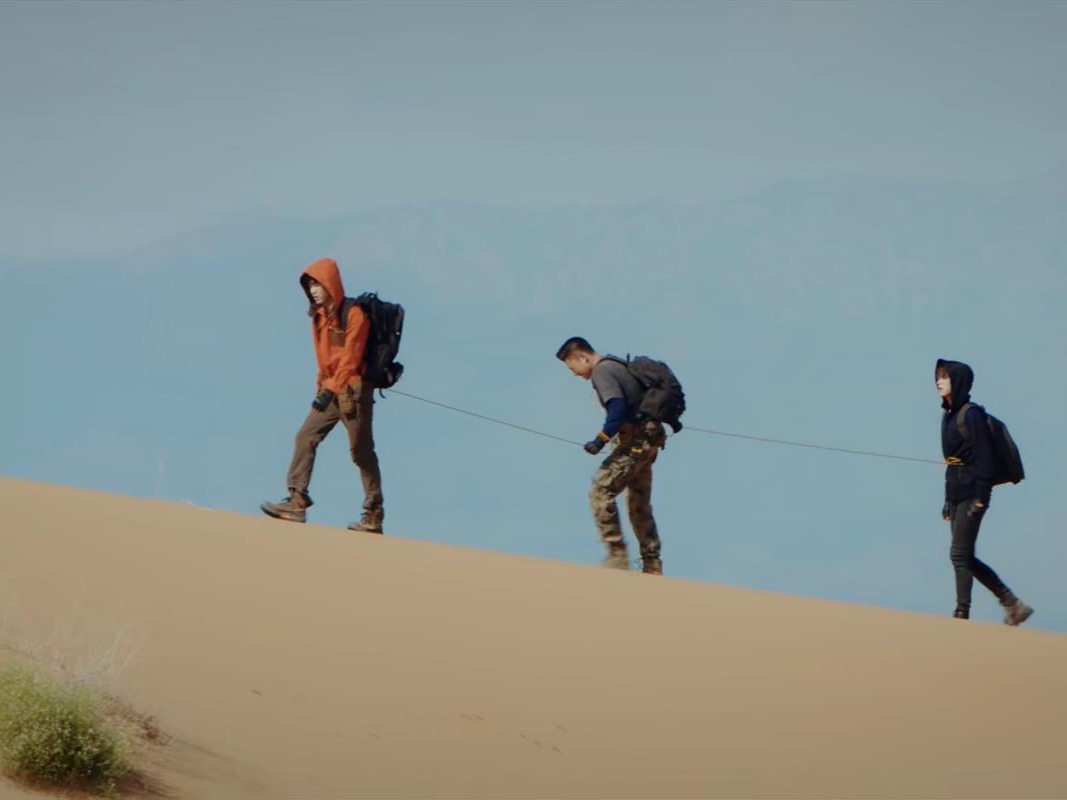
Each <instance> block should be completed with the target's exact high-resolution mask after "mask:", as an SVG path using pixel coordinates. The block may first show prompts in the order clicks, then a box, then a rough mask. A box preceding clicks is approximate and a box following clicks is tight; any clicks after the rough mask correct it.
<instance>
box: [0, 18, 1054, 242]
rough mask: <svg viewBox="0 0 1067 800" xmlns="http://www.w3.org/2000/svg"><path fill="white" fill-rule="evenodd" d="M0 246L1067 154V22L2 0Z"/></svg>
mask: <svg viewBox="0 0 1067 800" xmlns="http://www.w3.org/2000/svg"><path fill="white" fill-rule="evenodd" d="M0 22H2V25H0V44H2V47H0V93H2V96H3V101H4V124H3V125H2V126H0V167H2V173H3V180H2V181H0V205H2V207H3V210H4V214H3V218H2V219H0V248H2V252H4V253H6V254H8V255H10V256H15V257H19V258H33V257H37V256H51V255H71V254H85V253H86V252H88V251H93V252H96V253H107V252H109V251H111V250H114V249H119V248H123V247H127V246H129V245H130V244H131V242H144V241H150V240H153V239H155V238H158V237H159V236H161V235H164V234H167V233H173V232H176V231H179V230H181V229H183V228H185V227H188V226H192V225H195V224H200V223H204V222H206V221H209V220H216V219H218V217H219V216H220V215H224V214H235V213H240V212H242V211H244V210H247V209H249V208H261V209H270V210H273V211H277V212H279V213H283V214H297V215H304V214H314V215H317V214H335V213H338V212H345V211H352V210H357V209H363V208H372V207H381V206H388V205H392V204H400V203H409V202H413V201H433V200H439V199H445V198H461V199H474V200H483V201H488V202H492V203H504V204H509V205H515V204H550V205H551V204H570V203H587V202H594V203H595V202H611V203H618V202H628V201H634V200H644V199H648V198H670V199H674V200H681V199H686V200H691V199H703V198H707V197H718V196H722V195H724V194H728V193H730V192H732V191H735V190H737V189H738V188H743V187H747V186H751V185H752V184H753V183H755V182H759V181H767V180H771V179H775V178H780V177H783V176H812V175H818V176H825V175H827V174H858V175H871V176H884V177H891V178H918V177H921V178H924V179H935V180H938V179H954V180H962V181H973V182H990V181H1003V180H1010V179H1015V178H1021V177H1027V176H1033V175H1037V174H1041V173H1042V172H1043V171H1045V170H1048V169H1049V168H1050V167H1052V166H1054V165H1056V164H1062V163H1064V162H1065V160H1067V136H1064V135H1063V131H1064V129H1065V122H1067V103H1065V102H1064V98H1065V97H1067V64H1065V56H1064V48H1063V46H1062V45H1063V37H1064V32H1065V30H1067V5H1065V4H1063V3H1053V2H1043V3H1024V2H1012V3H967V2H946V3H873V2H872V3H847V2H830V3H804V2H784V3H771V2H765V3H756V2H753V3H715V2H710V1H709V2H692V3H670V2H655V3H631V2H603V3H582V2H573V3H552V2H542V3H532V2H530V3H524V2H506V3H488V2H469V3H456V2H445V1H443V0H434V1H433V2H424V3H423V2H393V3H371V2H336V3H312V2H301V3H282V2H270V3H268V2H258V3H252V2H248V3H243V2H241V3H238V2H232V3H200V2H183V3H169V4H164V3H143V4H135V3H127V2H116V3H98V2H79V3H66V2H36V3H29V2H6V3H3V4H2V5H0Z"/></svg>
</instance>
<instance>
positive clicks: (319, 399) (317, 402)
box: [311, 389, 337, 412]
mask: <svg viewBox="0 0 1067 800" xmlns="http://www.w3.org/2000/svg"><path fill="white" fill-rule="evenodd" d="M336 396H337V395H335V394H334V393H333V392H332V391H330V390H329V389H320V390H319V393H318V394H317V395H315V399H314V400H312V401H311V407H312V408H313V409H315V410H316V411H319V412H322V411H325V410H326V409H327V408H329V407H330V403H332V402H333V400H334V398H335V397H336Z"/></svg>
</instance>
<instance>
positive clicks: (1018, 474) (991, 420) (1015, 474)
mask: <svg viewBox="0 0 1067 800" xmlns="http://www.w3.org/2000/svg"><path fill="white" fill-rule="evenodd" d="M972 405H974V403H964V404H963V406H962V407H961V408H960V410H959V412H957V414H956V429H957V430H959V432H960V436H962V437H963V438H964V439H969V438H970V436H969V431H968V429H967V422H966V420H965V419H964V417H966V416H967V409H969V408H970V407H971V406H972ZM978 407H979V408H982V407H981V406H978ZM982 410H983V411H985V409H984V408H982ZM985 417H986V421H987V422H988V424H989V433H990V436H991V438H992V439H993V460H994V462H995V463H996V466H995V473H994V478H993V485H994V486H999V485H1000V484H1002V483H1018V482H1019V481H1021V480H1022V479H1023V478H1025V477H1026V472H1025V471H1024V470H1023V460H1022V457H1021V456H1020V455H1019V448H1018V447H1017V446H1016V444H1015V440H1014V439H1012V438H1011V434H1010V433H1009V432H1008V426H1007V425H1005V424H1004V423H1003V422H1001V421H1000V420H999V419H997V418H996V417H994V416H993V415H992V414H990V413H989V412H988V411H986V415H985Z"/></svg>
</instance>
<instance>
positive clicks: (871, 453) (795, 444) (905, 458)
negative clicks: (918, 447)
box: [683, 425, 945, 465]
mask: <svg viewBox="0 0 1067 800" xmlns="http://www.w3.org/2000/svg"><path fill="white" fill-rule="evenodd" d="M683 430H687V431H693V432H694V433H707V434H710V435H712V436H729V437H730V438H732V439H747V440H749V441H752V442H765V443H767V444H781V445H787V446H789V447H807V448H810V449H812V450H829V451H831V452H834V453H848V454H849V455H853V456H870V457H871V458H890V459H894V460H896V461H914V462H917V463H919V464H941V465H943V464H944V463H945V462H944V461H935V460H934V459H932V458H915V457H913V456H897V455H893V454H892V453H879V452H877V451H875V450H851V449H849V448H847V447H830V446H829V445H825V444H808V443H805V442H791V441H789V440H787V439H771V438H768V437H765V436H747V435H745V434H743V433H727V432H726V431H713V430H709V429H707V428H694V427H691V426H689V425H686V426H685V428H683Z"/></svg>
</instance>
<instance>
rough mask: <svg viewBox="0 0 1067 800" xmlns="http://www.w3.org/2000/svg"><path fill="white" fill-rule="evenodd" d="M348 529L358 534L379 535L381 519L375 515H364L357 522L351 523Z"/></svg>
mask: <svg viewBox="0 0 1067 800" xmlns="http://www.w3.org/2000/svg"><path fill="white" fill-rule="evenodd" d="M348 529H349V530H350V531H358V532H360V533H381V532H382V517H381V516H380V515H377V514H364V515H363V516H362V517H361V518H360V520H359V522H353V523H352V524H351V525H349V526H348Z"/></svg>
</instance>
